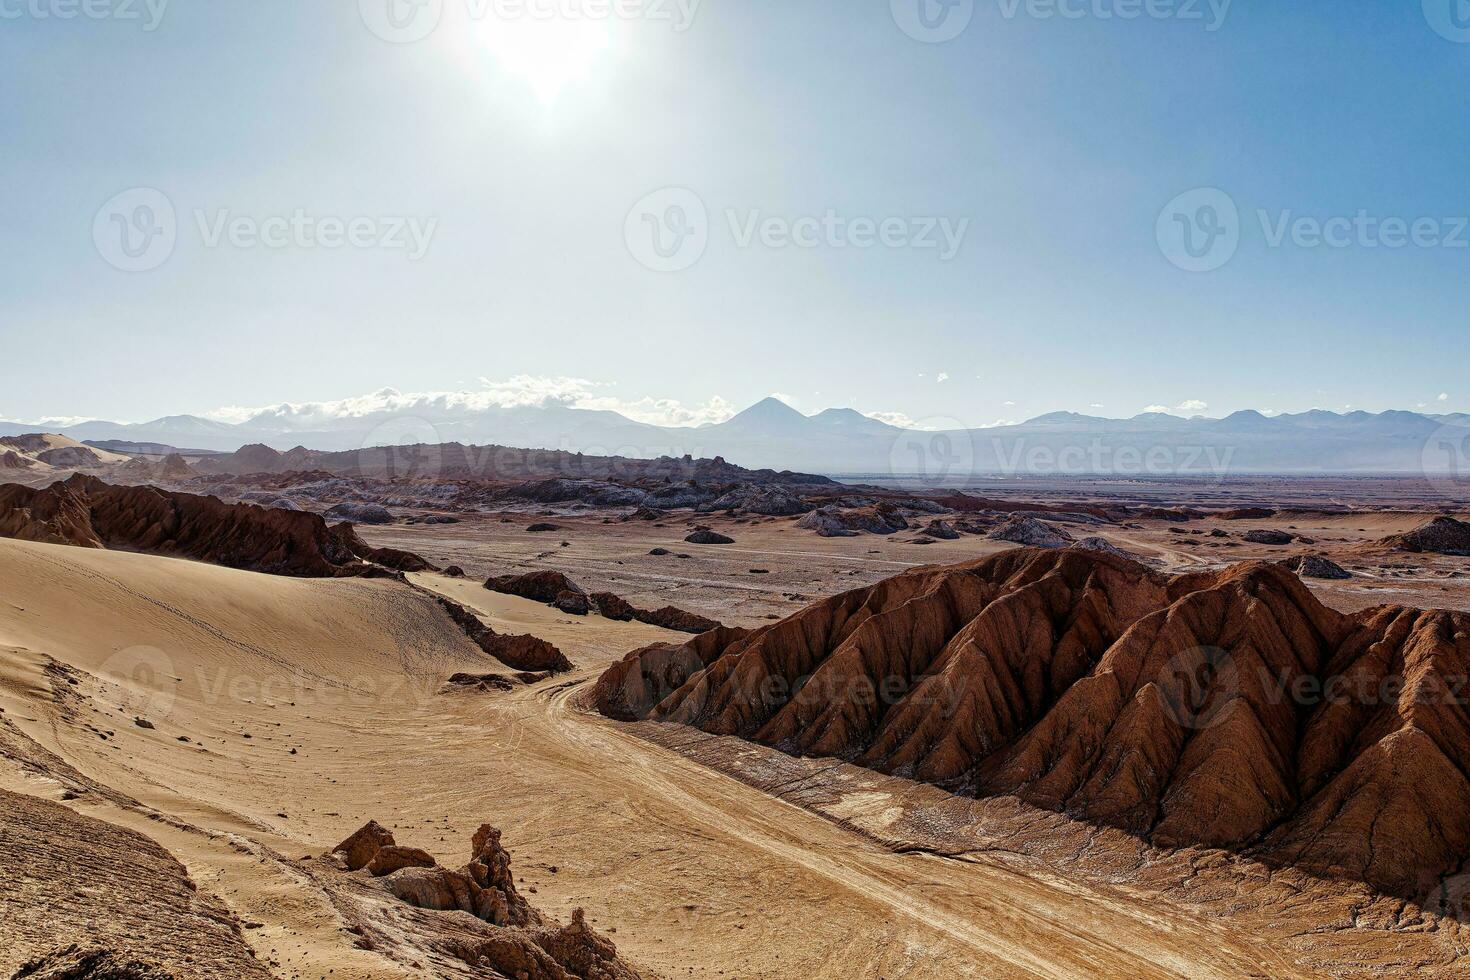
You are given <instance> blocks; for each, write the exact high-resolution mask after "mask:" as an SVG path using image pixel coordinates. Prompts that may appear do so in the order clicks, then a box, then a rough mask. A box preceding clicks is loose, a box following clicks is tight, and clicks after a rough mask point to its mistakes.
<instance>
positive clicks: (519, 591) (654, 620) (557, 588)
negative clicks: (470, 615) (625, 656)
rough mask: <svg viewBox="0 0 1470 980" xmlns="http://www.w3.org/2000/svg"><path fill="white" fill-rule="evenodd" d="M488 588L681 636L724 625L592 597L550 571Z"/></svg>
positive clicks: (497, 580) (494, 580) (491, 582)
mask: <svg viewBox="0 0 1470 980" xmlns="http://www.w3.org/2000/svg"><path fill="white" fill-rule="evenodd" d="M485 588H487V589H489V590H490V591H491V592H500V593H503V594H505V595H513V596H519V597H520V598H522V599H530V600H532V601H533V602H544V603H546V604H547V605H549V606H555V607H556V608H558V609H560V610H562V611H563V612H568V613H572V614H573V615H578V616H586V615H588V614H590V613H591V612H593V611H594V610H595V611H597V612H598V613H600V614H601V615H602V616H604V617H606V618H607V619H614V620H618V621H620V622H630V621H633V620H637V621H638V622H640V623H647V624H648V625H650V626H660V627H663V628H664V629H669V630H677V631H679V632H680V633H704V632H708V631H709V630H712V629H716V628H718V627H719V625H720V624H719V623H717V622H715V621H714V620H713V619H709V618H707V617H705V616H700V615H698V614H697V613H692V612H689V611H688V610H685V609H679V608H677V607H675V606H664V607H663V608H662V609H640V608H638V607H637V606H635V605H633V604H632V603H631V602H628V601H627V600H626V599H624V598H622V597H621V596H618V595H614V594H613V593H611V592H598V593H596V594H595V595H590V596H589V595H588V594H587V592H586V590H584V589H583V588H582V587H581V586H580V585H578V584H577V583H576V582H573V581H572V580H571V579H569V578H567V576H566V575H564V574H562V573H561V572H554V571H550V570H547V571H540V572H527V573H526V574H524V575H497V576H492V577H491V578H490V579H488V580H487V581H486V582H485ZM538 669H539V668H538Z"/></svg>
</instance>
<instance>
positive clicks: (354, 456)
mask: <svg viewBox="0 0 1470 980" xmlns="http://www.w3.org/2000/svg"><path fill="white" fill-rule="evenodd" d="M195 469H197V470H198V471H199V472H200V473H203V474H206V475H211V474H234V475H244V474H250V473H287V472H302V471H316V472H322V473H328V474H331V475H332V476H342V477H366V478H371V479H387V480H392V479H444V480H454V479H472V480H481V481H491V482H517V483H523V482H531V481H545V482H543V484H542V486H543V487H544V488H545V490H544V492H555V491H554V490H553V489H552V488H553V487H554V485H555V484H556V482H557V481H608V480H649V481H655V482H682V481H689V480H694V481H698V482H701V483H736V482H757V483H773V484H783V485H815V486H821V485H831V484H832V481H830V480H828V479H827V478H826V477H821V476H814V475H812V474H807V473H792V472H790V471H781V472H777V471H775V470H748V469H746V468H744V467H742V466H736V465H734V464H732V463H728V462H726V461H725V460H724V459H723V458H721V457H715V458H714V459H695V458H694V457H692V456H683V457H678V458H676V457H669V456H664V457H661V458H659V459H633V458H629V457H625V456H586V455H583V454H581V453H567V452H558V451H554V450H547V449H515V448H511V447H509V446H466V445H462V444H460V443H457V442H451V443H442V444H436V445H415V446H384V447H378V448H368V449H355V450H351V451H347V452H321V451H318V450H312V449H306V448H304V447H301V446H298V447H296V448H295V449H292V450H290V451H288V452H284V453H283V452H279V451H277V450H275V449H272V448H270V447H269V446H264V445H259V444H256V445H249V446H244V447H242V448H241V449H239V450H237V451H235V452H233V453H224V454H218V455H212V456H206V457H203V458H201V459H200V460H199V461H198V462H197V463H196V464H195Z"/></svg>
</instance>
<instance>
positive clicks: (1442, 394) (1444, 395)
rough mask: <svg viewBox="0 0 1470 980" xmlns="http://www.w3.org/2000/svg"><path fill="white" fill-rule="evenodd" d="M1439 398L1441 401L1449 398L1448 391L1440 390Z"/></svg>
mask: <svg viewBox="0 0 1470 980" xmlns="http://www.w3.org/2000/svg"><path fill="white" fill-rule="evenodd" d="M1439 400H1440V401H1442V402H1447V401H1449V400H1450V393H1449V392H1448V391H1441V392H1440V393H1439Z"/></svg>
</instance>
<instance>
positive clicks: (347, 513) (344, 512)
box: [324, 502, 393, 524]
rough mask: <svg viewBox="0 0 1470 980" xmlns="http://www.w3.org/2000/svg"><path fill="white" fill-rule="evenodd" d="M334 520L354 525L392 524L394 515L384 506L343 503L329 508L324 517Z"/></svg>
mask: <svg viewBox="0 0 1470 980" xmlns="http://www.w3.org/2000/svg"><path fill="white" fill-rule="evenodd" d="M324 516H326V517H328V518H330V519H332V520H337V521H351V522H352V523H353V524H392V523H393V515H392V514H391V513H389V512H388V508H386V507H384V506H383V505H382V504H368V503H357V502H343V503H340V504H335V505H333V506H332V507H329V508H327V512H326V514H325V515H324Z"/></svg>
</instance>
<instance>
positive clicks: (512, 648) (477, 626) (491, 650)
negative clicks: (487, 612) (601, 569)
mask: <svg viewBox="0 0 1470 980" xmlns="http://www.w3.org/2000/svg"><path fill="white" fill-rule="evenodd" d="M434 600H435V601H436V602H438V603H439V605H440V606H441V607H442V608H443V609H444V611H445V612H447V613H449V617H450V618H451V619H453V620H454V621H455V623H456V624H458V626H459V628H460V629H462V630H464V632H465V635H466V636H468V637H469V638H470V639H471V640H472V641H473V642H474V643H475V645H476V646H478V647H479V648H480V649H481V650H484V651H485V652H486V653H488V654H490V656H492V657H494V658H495V659H496V660H499V661H500V662H501V663H503V664H505V665H506V666H507V667H513V668H515V669H516V670H520V671H528V672H532V673H550V674H564V673H567V672H568V671H570V670H571V669H572V663H571V661H570V660H568V659H567V658H566V655H565V654H563V653H562V652H561V651H560V650H558V649H557V648H556V647H554V646H552V645H551V644H550V643H548V642H546V641H545V640H543V639H541V638H540V637H536V636H529V635H527V636H507V635H505V634H503V633H497V632H495V631H494V630H492V629H491V628H490V627H488V626H486V625H485V624H484V623H483V622H481V621H480V617H478V616H476V615H475V614H474V613H472V612H470V610H468V609H466V608H465V607H464V606H461V605H460V604H459V603H457V602H455V601H454V600H452V599H446V598H445V597H444V596H442V595H438V594H435V595H434Z"/></svg>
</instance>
